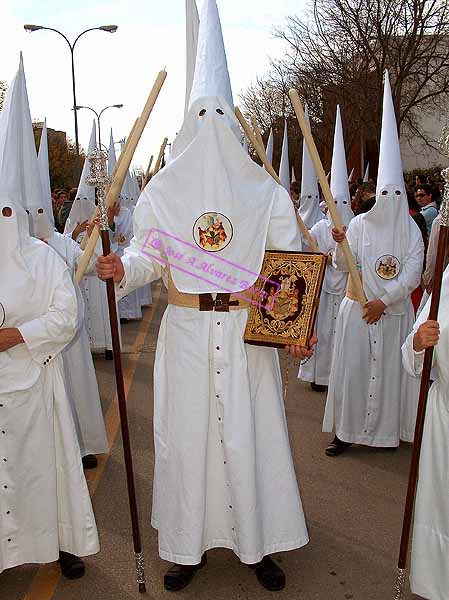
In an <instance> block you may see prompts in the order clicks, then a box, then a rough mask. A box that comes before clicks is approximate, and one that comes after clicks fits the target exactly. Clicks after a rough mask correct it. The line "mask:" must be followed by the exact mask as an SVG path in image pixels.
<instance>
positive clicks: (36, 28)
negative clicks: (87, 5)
mask: <svg viewBox="0 0 449 600" xmlns="http://www.w3.org/2000/svg"><path fill="white" fill-rule="evenodd" d="M23 28H24V29H25V31H28V32H29V33H33V32H34V31H40V30H41V29H46V30H47V31H54V32H55V33H57V34H58V35H60V36H62V37H63V38H64V39H65V41H66V42H67V44H68V45H69V48H70V54H71V57H72V89H73V112H74V114H75V146H76V153H77V155H79V153H80V148H79V140H78V114H77V111H76V87H75V62H74V50H75V46H76V43H77V42H78V40H79V39H80V37H81V36H82V35H84V34H85V33H88V32H89V31H97V30H98V31H106V32H107V33H115V32H116V31H117V29H118V26H117V25H101V27H91V28H90V29H86V30H85V31H82V32H81V33H80V34H79V35H78V37H77V38H76V39H75V41H74V42H73V44H72V43H71V42H70V41H69V39H68V38H67V37H66V36H65V35H64V34H63V33H61V31H58V30H57V29H53V28H52V27H44V26H43V25H29V24H28V25H24V26H23Z"/></svg>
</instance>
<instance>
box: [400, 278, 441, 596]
mask: <svg viewBox="0 0 449 600" xmlns="http://www.w3.org/2000/svg"><path fill="white" fill-rule="evenodd" d="M429 309H430V300H429V301H428V302H427V305H426V307H425V309H424V311H423V312H422V313H421V315H420V317H419V318H418V320H417V321H416V323H415V326H414V328H413V331H412V333H411V334H410V335H409V337H408V338H407V341H406V343H405V344H404V346H403V348H402V356H403V360H404V366H405V368H406V369H407V371H408V372H409V373H410V374H411V375H414V376H415V377H419V376H420V375H421V373H422V367H423V358H424V353H415V352H414V350H413V336H414V334H415V332H416V331H417V330H418V328H419V326H420V325H421V324H422V323H423V322H424V321H426V320H427V319H428V315H429ZM438 322H439V323H440V340H439V343H438V345H437V346H436V347H435V352H434V373H435V375H434V377H435V381H434V382H433V384H432V387H431V388H430V391H429V397H428V403H427V410H426V419H425V423H424V434H423V441H422V449H421V457H420V463H419V479H418V489H417V493H416V502H415V517H414V527H413V544H412V554H411V567H410V585H411V588H412V592H413V593H414V594H418V595H419V596H422V597H423V598H428V600H447V598H448V590H449V569H448V556H449V496H448V494H447V480H448V473H449V393H448V390H449V271H448V269H446V272H445V275H444V279H443V287H442V294H441V301H440V310H439V316H438Z"/></svg>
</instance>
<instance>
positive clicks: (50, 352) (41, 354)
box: [19, 268, 78, 365]
mask: <svg viewBox="0 0 449 600" xmlns="http://www.w3.org/2000/svg"><path fill="white" fill-rule="evenodd" d="M51 275H52V285H53V286H54V289H53V295H52V298H51V302H50V306H49V308H48V311H47V313H46V314H44V315H42V316H41V317H39V318H37V319H33V320H32V321H28V322H26V323H23V324H22V325H21V326H20V327H19V331H20V333H21V334H22V337H23V340H24V342H25V344H26V346H27V348H28V350H29V352H30V354H31V356H32V357H33V360H35V361H36V362H37V363H39V365H46V364H47V363H48V362H50V361H51V360H52V359H54V358H55V356H57V355H58V354H59V353H60V352H62V350H64V348H65V347H66V346H67V344H69V343H70V342H71V340H72V339H73V337H74V336H75V333H76V328H77V319H78V303H77V298H76V293H75V289H74V287H73V283H72V279H71V277H70V273H69V271H68V269H67V268H64V269H62V270H58V271H57V272H56V273H55V272H53V273H51Z"/></svg>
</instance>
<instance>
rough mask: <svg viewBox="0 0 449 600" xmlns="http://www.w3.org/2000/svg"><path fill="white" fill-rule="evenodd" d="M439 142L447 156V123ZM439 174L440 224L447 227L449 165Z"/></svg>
mask: <svg viewBox="0 0 449 600" xmlns="http://www.w3.org/2000/svg"><path fill="white" fill-rule="evenodd" d="M439 144H440V148H441V150H442V152H444V154H445V155H446V156H448V157H449V123H448V124H447V125H446V126H445V127H443V131H442V134H441V138H440V141H439ZM441 175H442V177H443V179H444V194H443V201H442V203H441V208H440V215H441V225H442V226H443V227H449V167H447V168H446V169H443V170H442V171H441Z"/></svg>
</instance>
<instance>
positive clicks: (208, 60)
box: [189, 0, 234, 110]
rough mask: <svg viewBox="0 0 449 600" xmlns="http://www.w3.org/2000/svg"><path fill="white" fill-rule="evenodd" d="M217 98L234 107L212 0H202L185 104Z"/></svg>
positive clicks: (216, 8)
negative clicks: (191, 81) (192, 71)
mask: <svg viewBox="0 0 449 600" xmlns="http://www.w3.org/2000/svg"><path fill="white" fill-rule="evenodd" d="M213 96H215V97H217V98H221V99H222V100H223V101H225V102H226V103H227V104H228V106H229V107H230V108H231V109H232V110H233V109H234V100H233V97H232V88H231V80H230V77H229V71H228V62H227V60H226V51H225V47H224V41H223V33H222V30H221V23H220V16H219V14H218V7H217V3H216V0H204V3H203V8H202V11H201V20H200V29H199V33H198V46H197V53H196V62H195V72H194V76H193V83H192V91H191V93H190V99H189V108H191V106H192V104H193V103H194V102H195V101H196V100H198V99H199V98H210V97H213Z"/></svg>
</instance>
